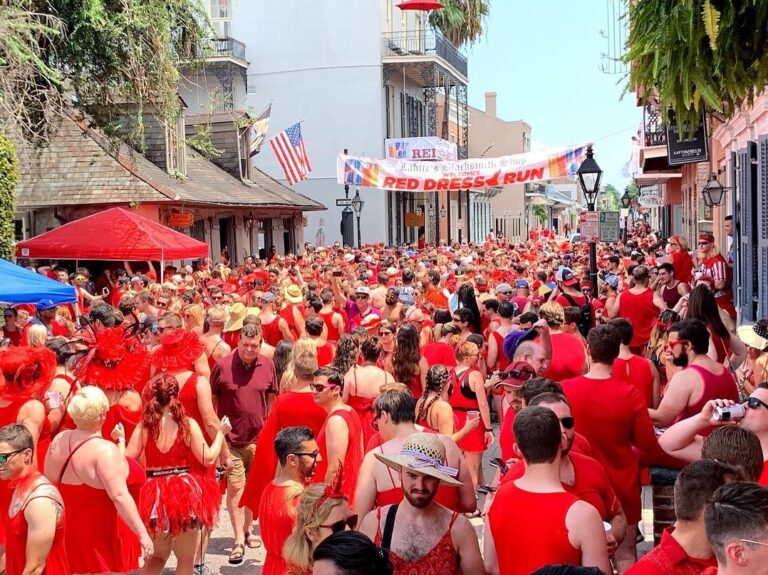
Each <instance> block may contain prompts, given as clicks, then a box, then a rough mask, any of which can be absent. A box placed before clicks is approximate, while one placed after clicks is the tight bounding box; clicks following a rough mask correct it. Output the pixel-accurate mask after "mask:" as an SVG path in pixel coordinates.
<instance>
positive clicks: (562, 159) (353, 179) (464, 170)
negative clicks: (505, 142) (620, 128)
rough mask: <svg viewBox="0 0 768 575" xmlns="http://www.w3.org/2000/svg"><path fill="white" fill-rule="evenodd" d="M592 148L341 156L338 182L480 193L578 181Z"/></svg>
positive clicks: (385, 188) (404, 188)
mask: <svg viewBox="0 0 768 575" xmlns="http://www.w3.org/2000/svg"><path fill="white" fill-rule="evenodd" d="M589 145H590V144H581V145H578V146H572V147H568V148H555V149H550V150H544V151H539V152H528V153H525V154H514V155H511V156H500V157H498V158H477V159H469V160H458V161H455V162H446V161H442V162H422V161H413V160H381V159H373V158H361V157H356V156H348V155H344V154H339V156H338V158H337V160H336V177H337V181H338V182H339V183H340V184H349V185H352V186H363V187H369V188H379V189H382V190H399V191H404V192H435V191H440V190H478V189H483V188H491V187H495V186H505V185H509V184H522V183H525V182H541V181H546V180H553V179H555V178H563V177H569V176H570V177H573V176H575V175H576V171H577V170H578V169H579V166H580V165H581V163H582V162H583V161H584V158H585V156H586V150H587V146H589Z"/></svg>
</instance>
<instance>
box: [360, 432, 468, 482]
mask: <svg viewBox="0 0 768 575" xmlns="http://www.w3.org/2000/svg"><path fill="white" fill-rule="evenodd" d="M374 455H375V456H376V459H378V460H379V461H381V462H382V463H383V464H384V465H386V466H388V467H391V468H393V469H396V470H398V471H399V470H400V469H401V468H403V467H404V468H406V469H408V470H410V471H415V472H416V473H422V474H424V475H429V476H430V477H436V478H437V479H439V480H440V481H442V482H443V483H445V484H446V485H455V486H460V485H462V483H461V481H458V480H457V479H456V476H457V475H458V474H459V470H458V469H455V468H453V467H449V466H448V465H446V464H445V459H446V455H445V445H443V442H442V441H440V439H439V438H438V437H437V435H436V434H434V433H414V434H413V435H411V436H410V437H409V438H408V441H406V442H405V443H404V444H403V446H402V447H401V448H400V453H399V454H398V455H384V454H383V453H376V452H374Z"/></svg>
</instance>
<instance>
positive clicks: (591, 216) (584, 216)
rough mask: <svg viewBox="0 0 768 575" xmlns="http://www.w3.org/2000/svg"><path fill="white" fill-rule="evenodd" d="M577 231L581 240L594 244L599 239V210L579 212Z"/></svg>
mask: <svg viewBox="0 0 768 575" xmlns="http://www.w3.org/2000/svg"><path fill="white" fill-rule="evenodd" d="M579 232H580V233H581V241H582V242H584V243H588V244H596V243H597V242H599V241H600V212H581V213H580V214H579Z"/></svg>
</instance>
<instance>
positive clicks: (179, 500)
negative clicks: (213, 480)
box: [139, 430, 213, 536]
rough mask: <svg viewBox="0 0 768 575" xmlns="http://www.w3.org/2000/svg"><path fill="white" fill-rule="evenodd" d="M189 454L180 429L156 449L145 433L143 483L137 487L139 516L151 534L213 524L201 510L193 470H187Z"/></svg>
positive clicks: (200, 495) (200, 494) (198, 480)
mask: <svg viewBox="0 0 768 575" xmlns="http://www.w3.org/2000/svg"><path fill="white" fill-rule="evenodd" d="M193 457H194V456H193V455H192V454H191V452H190V449H189V447H187V445H186V443H185V442H184V438H183V437H182V434H181V431H180V430H179V432H177V433H176V439H175V440H174V442H173V445H172V446H171V448H170V449H169V450H168V451H166V452H163V451H160V449H158V447H157V440H156V439H154V438H153V437H151V436H150V435H149V434H147V444H146V446H145V447H144V458H145V460H146V469H147V476H148V477H147V482H146V483H145V484H144V487H142V488H141V507H140V508H139V514H140V515H141V518H142V520H143V521H144V525H146V526H147V531H149V533H150V534H151V535H153V536H154V535H155V534H157V533H170V534H171V535H178V534H179V533H182V532H183V531H187V530H188V529H192V528H194V527H196V526H197V525H198V524H202V525H203V526H205V527H208V528H210V527H213V520H212V517H210V516H206V515H205V513H204V510H203V504H202V501H203V488H202V482H201V478H200V476H199V475H198V474H197V473H191V472H190V467H189V462H190V459H192V458H193Z"/></svg>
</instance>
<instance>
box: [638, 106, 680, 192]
mask: <svg viewBox="0 0 768 575" xmlns="http://www.w3.org/2000/svg"><path fill="white" fill-rule="evenodd" d="M639 164H640V169H641V171H642V172H643V174H644V176H645V179H644V182H645V180H648V181H647V182H645V183H657V180H653V181H651V179H649V178H653V177H654V175H656V176H658V182H661V181H666V179H668V178H670V177H674V176H673V175H671V174H672V173H679V170H678V169H677V168H675V167H673V166H670V165H669V163H668V162H667V129H666V126H665V125H664V114H663V112H662V110H661V109H660V106H659V105H658V104H657V105H652V104H646V105H645V106H644V107H643V130H642V134H641V138H640V157H639Z"/></svg>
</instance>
